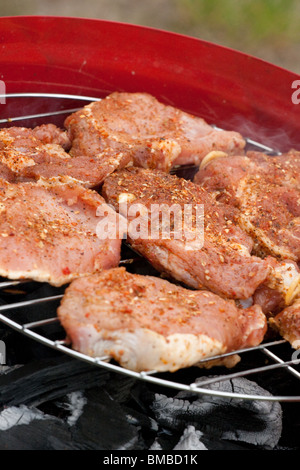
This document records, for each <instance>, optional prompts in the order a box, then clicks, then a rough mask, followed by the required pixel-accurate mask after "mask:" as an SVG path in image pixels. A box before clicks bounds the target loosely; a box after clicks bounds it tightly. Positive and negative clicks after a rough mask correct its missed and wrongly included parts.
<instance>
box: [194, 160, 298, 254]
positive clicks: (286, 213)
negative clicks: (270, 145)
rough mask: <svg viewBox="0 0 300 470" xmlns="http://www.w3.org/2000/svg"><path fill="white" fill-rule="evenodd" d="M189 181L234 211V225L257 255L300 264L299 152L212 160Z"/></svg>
mask: <svg viewBox="0 0 300 470" xmlns="http://www.w3.org/2000/svg"><path fill="white" fill-rule="evenodd" d="M194 182H195V183H197V184H200V185H201V186H202V187H203V188H205V189H207V190H208V191H211V192H212V193H213V194H214V196H215V197H216V199H218V200H219V201H222V202H225V203H227V204H230V205H233V206H234V207H236V208H237V209H238V223H239V225H240V226H241V228H242V229H243V230H245V231H246V232H247V233H248V234H249V235H251V236H252V238H253V240H254V242H255V243H254V252H255V253H256V254H257V255H260V256H266V255H271V256H275V257H277V258H279V259H290V260H292V261H295V262H298V261H299V260H300V204H299V201H300V153H299V152H295V151H291V152H289V153H287V154H284V155H280V156H276V157H275V156H268V155H265V154H262V153H259V152H248V154H247V156H233V157H230V156H223V157H222V158H215V159H213V160H210V161H209V162H208V163H207V165H205V166H204V167H202V168H200V170H199V172H198V173H197V174H196V175H195V178H194Z"/></svg>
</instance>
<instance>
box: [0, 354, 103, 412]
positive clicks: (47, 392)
mask: <svg viewBox="0 0 300 470" xmlns="http://www.w3.org/2000/svg"><path fill="white" fill-rule="evenodd" d="M109 377H110V375H109V373H108V372H107V371H105V370H104V369H101V368H99V367H95V366H93V365H90V364H87V363H85V362H84V361H77V360H76V359H73V358H69V357H68V356H59V357H55V358H50V359H49V358H47V359H42V360H32V361H31V362H30V363H28V364H25V365H23V366H18V367H12V368H11V370H10V371H9V370H6V372H5V373H3V374H1V375H0V406H2V407H3V406H12V405H19V404H30V405H35V406H37V405H39V404H41V403H44V402H46V401H49V400H53V399H55V398H58V397H61V396H63V395H66V394H68V393H70V392H72V391H76V390H84V389H85V388H87V387H92V386H95V385H102V384H104V383H106V382H107V381H108V379H109Z"/></svg>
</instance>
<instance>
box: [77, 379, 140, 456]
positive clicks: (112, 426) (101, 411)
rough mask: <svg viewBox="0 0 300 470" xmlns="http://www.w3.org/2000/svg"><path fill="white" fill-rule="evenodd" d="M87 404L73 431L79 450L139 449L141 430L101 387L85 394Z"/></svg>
mask: <svg viewBox="0 0 300 470" xmlns="http://www.w3.org/2000/svg"><path fill="white" fill-rule="evenodd" d="M85 397H86V398H87V403H86V404H85V406H84V409H83V413H82V414H81V416H80V417H79V419H78V420H77V422H76V425H75V426H73V428H72V434H73V440H74V442H76V443H77V445H78V447H79V448H80V449H82V450H85V449H95V450H133V449H134V450H142V449H144V444H143V441H141V440H140V429H139V427H137V426H135V425H134V424H132V423H130V422H129V421H130V420H128V416H127V412H126V411H125V410H124V409H123V407H122V406H121V405H120V404H119V403H117V402H116V401H115V400H112V399H111V398H110V396H109V395H108V394H107V392H106V391H105V390H104V389H102V388H93V389H89V390H87V391H86V393H85Z"/></svg>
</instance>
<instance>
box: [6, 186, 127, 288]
mask: <svg viewBox="0 0 300 470" xmlns="http://www.w3.org/2000/svg"><path fill="white" fill-rule="evenodd" d="M99 207H102V208H105V210H106V211H108V212H112V209H111V208H109V207H108V206H107V205H106V204H105V201H104V200H103V198H102V197H101V196H100V195H98V194H97V193H96V192H94V191H92V190H87V189H85V188H83V187H82V186H81V185H80V184H78V183H76V182H74V181H73V180H70V181H68V182H67V181H66V182H61V181H59V180H56V179H53V180H52V181H51V182H50V181H48V182H44V181H42V180H40V181H39V182H37V183H34V184H33V183H18V184H11V183H8V182H6V181H4V180H0V275H1V276H3V277H7V278H9V279H20V278H26V279H33V280H36V281H40V282H49V283H50V284H52V285H55V286H60V285H63V284H65V283H67V282H70V281H71V280H72V279H74V278H76V277H78V276H82V275H87V274H93V273H95V272H99V271H100V270H101V269H106V268H110V267H115V266H117V265H118V263H119V260H120V239H119V238H116V239H108V238H107V239H99V238H98V236H97V233H96V232H97V224H98V223H99V221H100V220H101V216H98V215H97V211H98V210H99Z"/></svg>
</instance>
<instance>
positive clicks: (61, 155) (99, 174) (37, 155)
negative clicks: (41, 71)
mask: <svg viewBox="0 0 300 470" xmlns="http://www.w3.org/2000/svg"><path fill="white" fill-rule="evenodd" d="M69 147H70V141H69V137H68V134H67V132H66V131H62V130H61V129H59V128H57V127H56V126H55V125H53V124H44V125H41V126H39V127H35V128H34V129H29V128H25V127H11V128H8V129H2V130H0V165H1V166H0V177H2V178H4V179H6V180H8V181H10V182H13V181H16V182H17V181H21V182H24V181H37V180H38V179H39V178H44V179H49V178H53V177H61V176H62V177H64V176H66V177H72V178H74V179H76V180H77V181H78V182H80V183H81V184H83V185H84V186H85V187H88V188H92V187H95V186H97V184H98V182H99V181H102V179H103V177H104V176H105V175H106V170H107V168H106V169H104V168H103V165H102V164H100V162H99V161H97V160H96V159H93V158H91V157H87V156H81V157H78V158H76V159H75V158H72V157H71V156H70V155H69V154H68V153H67V150H68V149H69ZM112 169H113V167H112Z"/></svg>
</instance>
